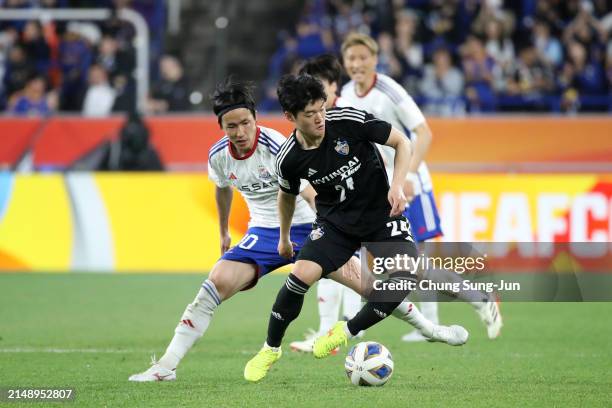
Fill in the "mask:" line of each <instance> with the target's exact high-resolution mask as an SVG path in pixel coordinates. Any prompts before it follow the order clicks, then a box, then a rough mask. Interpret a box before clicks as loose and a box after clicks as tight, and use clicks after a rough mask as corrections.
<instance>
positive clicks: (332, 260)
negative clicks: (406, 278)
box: [297, 215, 417, 276]
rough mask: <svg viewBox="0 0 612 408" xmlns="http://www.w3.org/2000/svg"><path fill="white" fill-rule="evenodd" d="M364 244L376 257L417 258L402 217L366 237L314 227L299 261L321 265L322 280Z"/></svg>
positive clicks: (326, 226)
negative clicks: (406, 256) (404, 256)
mask: <svg viewBox="0 0 612 408" xmlns="http://www.w3.org/2000/svg"><path fill="white" fill-rule="evenodd" d="M362 244H363V245H364V246H365V247H366V248H367V249H368V252H369V253H370V254H371V255H372V256H374V257H395V256H396V255H400V256H403V255H404V254H406V255H408V256H410V257H416V256H417V249H416V246H415V244H414V239H413V238H412V235H411V234H410V228H409V224H408V220H407V219H406V218H405V217H404V216H403V215H400V216H397V217H392V218H391V217H390V218H388V219H386V220H384V221H383V222H381V223H380V226H379V228H373V232H372V233H370V234H367V235H364V236H357V235H352V234H347V233H345V232H343V231H340V230H339V229H338V228H336V227H335V226H334V225H332V224H329V223H326V222H321V223H315V224H314V225H313V229H312V232H311V233H310V235H309V236H308V239H307V240H306V242H305V243H304V245H303V246H302V249H301V250H300V253H299V255H298V257H297V260H298V261H299V260H304V261H312V262H314V263H316V264H318V265H319V266H321V268H322V269H323V273H322V276H326V275H328V274H330V273H331V272H333V271H335V270H337V269H339V268H340V267H341V266H342V265H344V264H345V263H347V262H348V260H349V259H351V256H353V254H354V253H355V251H357V250H358V249H360V248H361V245H362ZM377 244H380V245H377ZM389 244H395V245H389Z"/></svg>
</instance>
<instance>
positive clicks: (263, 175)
mask: <svg viewBox="0 0 612 408" xmlns="http://www.w3.org/2000/svg"><path fill="white" fill-rule="evenodd" d="M257 170H258V171H259V178H260V179H261V180H263V181H270V180H272V176H271V175H270V172H269V171H268V169H266V168H265V167H264V166H259V167H258V168H257Z"/></svg>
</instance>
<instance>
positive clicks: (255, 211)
mask: <svg viewBox="0 0 612 408" xmlns="http://www.w3.org/2000/svg"><path fill="white" fill-rule="evenodd" d="M284 142H285V137H284V136H283V135H281V134H280V133H279V132H277V131H276V130H274V129H270V128H265V127H263V126H258V127H257V135H256V136H255V143H254V144H253V148H252V149H251V150H250V151H249V152H248V153H247V154H246V155H245V156H244V157H238V156H237V155H236V153H235V150H234V146H233V145H232V144H231V143H230V142H229V139H228V137H227V136H225V137H223V138H222V139H221V140H219V141H218V142H217V143H215V144H214V145H213V146H212V147H211V148H210V150H209V152H208V177H209V178H210V179H211V180H212V181H213V182H214V183H215V184H216V185H217V187H221V188H223V187H230V186H232V187H234V188H236V189H237V190H238V191H240V194H242V197H244V200H245V201H246V203H247V206H248V208H249V213H250V215H251V219H250V220H249V228H251V227H265V228H277V227H279V226H280V223H279V219H278V205H277V195H278V189H279V186H278V176H277V174H276V155H277V154H278V150H279V148H280V146H281V145H282V144H283V143H284ZM314 219H315V215H314V212H313V211H312V209H311V208H310V206H309V205H308V203H307V202H306V201H305V200H304V199H303V198H302V197H301V196H298V197H297V201H296V203H295V213H294V215H293V221H292V224H307V223H311V222H313V221H314Z"/></svg>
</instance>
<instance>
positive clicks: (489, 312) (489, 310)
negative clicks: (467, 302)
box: [476, 299, 504, 339]
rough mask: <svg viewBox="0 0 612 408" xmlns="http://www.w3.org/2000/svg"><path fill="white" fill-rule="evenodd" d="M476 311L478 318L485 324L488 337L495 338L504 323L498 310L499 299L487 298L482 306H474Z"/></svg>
mask: <svg viewBox="0 0 612 408" xmlns="http://www.w3.org/2000/svg"><path fill="white" fill-rule="evenodd" d="M476 313H478V316H480V320H482V322H483V323H484V324H485V326H487V336H489V338H490V339H495V338H497V337H498V336H499V334H500V332H501V328H502V326H503V325H504V324H503V322H502V315H501V312H500V311H499V300H497V299H489V301H488V302H484V303H483V304H482V306H480V307H477V308H476Z"/></svg>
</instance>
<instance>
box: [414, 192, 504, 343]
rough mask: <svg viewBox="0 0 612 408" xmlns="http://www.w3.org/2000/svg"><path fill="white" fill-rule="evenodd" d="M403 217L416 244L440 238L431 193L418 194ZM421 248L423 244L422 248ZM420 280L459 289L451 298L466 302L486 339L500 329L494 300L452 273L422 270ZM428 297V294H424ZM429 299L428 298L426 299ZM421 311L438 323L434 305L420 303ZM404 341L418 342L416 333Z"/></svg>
mask: <svg viewBox="0 0 612 408" xmlns="http://www.w3.org/2000/svg"><path fill="white" fill-rule="evenodd" d="M405 215H406V216H407V218H408V220H409V221H410V226H411V228H412V231H413V233H414V238H415V240H416V241H417V242H424V241H426V240H429V239H432V238H434V237H436V236H439V235H442V228H441V226H440V217H439V215H438V210H437V208H436V202H435V199H434V195H433V193H432V192H425V193H422V194H420V195H418V196H417V197H416V198H415V199H414V200H413V201H412V202H411V203H410V207H409V208H408V209H407V211H406V213H405ZM424 246H425V245H424ZM420 278H422V279H426V280H431V281H433V282H436V283H454V284H456V285H457V286H458V287H459V288H461V290H459V291H458V292H456V293H452V294H451V295H452V296H455V297H457V298H458V299H460V300H462V301H464V302H466V303H469V304H470V305H472V307H474V310H475V311H476V313H477V314H478V316H479V317H480V319H481V320H482V322H483V323H484V324H485V326H486V327H487V335H488V336H489V338H491V339H493V338H496V337H497V336H498V335H499V333H500V331H501V327H502V317H501V313H500V310H499V304H498V302H497V301H496V298H495V297H493V296H490V295H488V294H486V293H484V292H482V291H478V290H470V289H464V288H463V285H462V284H461V282H463V278H462V277H461V275H459V274H457V273H456V272H455V271H450V270H445V269H431V270H426V271H425V273H424V275H423V276H421V277H420ZM428 296H431V294H428ZM429 300H431V299H429ZM420 305H421V311H422V312H423V314H424V315H425V317H427V318H428V319H429V320H431V321H433V322H436V323H437V322H438V305H437V303H435V302H431V301H429V302H421V303H420ZM403 340H405V341H418V340H419V336H418V334H417V333H414V332H413V333H409V334H407V335H406V336H404V337H403Z"/></svg>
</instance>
